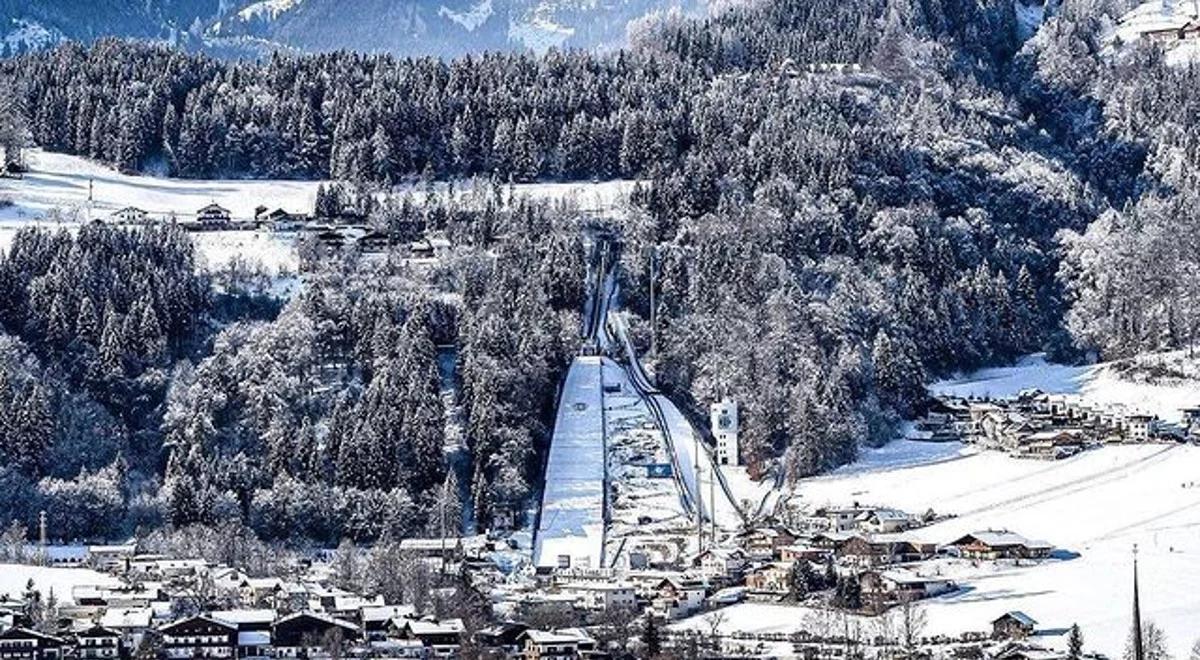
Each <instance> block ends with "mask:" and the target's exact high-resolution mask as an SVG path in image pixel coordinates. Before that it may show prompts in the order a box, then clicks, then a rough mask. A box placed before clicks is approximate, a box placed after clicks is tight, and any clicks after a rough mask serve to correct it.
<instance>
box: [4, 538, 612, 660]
mask: <svg viewBox="0 0 1200 660" xmlns="http://www.w3.org/2000/svg"><path fill="white" fill-rule="evenodd" d="M495 549H496V545H495V543H494V542H492V541H490V540H488V539H487V537H485V536H475V537H464V538H457V539H444V540H443V539H408V540H405V541H402V542H401V543H400V550H401V552H404V553H406V554H408V555H409V556H410V557H411V558H412V559H413V561H427V562H433V563H436V564H438V565H442V564H443V563H445V565H447V566H451V564H450V563H449V562H451V561H452V562H454V564H453V566H455V567H456V568H464V567H470V566H472V565H474V566H478V565H481V564H483V563H485V562H482V560H481V558H482V557H484V556H485V555H486V554H487V553H489V552H492V551H494V550H495ZM29 551H30V554H31V555H33V556H36V558H37V559H38V560H39V561H42V562H45V563H48V564H51V565H54V566H57V567H72V566H78V567H85V566H86V567H89V568H93V569H96V570H101V571H106V572H108V573H109V574H110V575H112V576H114V577H115V579H109V580H106V581H104V582H103V583H102V584H80V585H76V586H75V587H73V588H72V589H71V597H70V599H69V601H68V602H69V604H66V605H62V606H59V607H57V608H56V609H54V611H53V612H45V613H44V614H43V615H42V621H40V622H38V621H37V620H36V619H35V618H34V616H33V615H32V613H31V610H30V608H29V603H27V602H25V601H24V600H18V599H13V600H2V601H0V658H6V659H7V658H22V659H28V660H41V659H44V658H52V659H55V660H57V659H59V658H129V657H135V656H136V657H158V658H331V657H332V658H336V657H371V658H380V657H386V658H421V659H424V658H442V657H456V656H458V655H459V651H460V649H461V648H462V647H463V646H464V645H466V644H470V645H472V646H474V647H476V648H480V649H484V650H486V652H487V653H488V657H496V658H591V657H605V656H604V654H602V653H601V652H600V651H599V650H597V643H596V641H595V640H594V639H593V638H592V637H591V636H590V635H589V634H588V633H587V632H586V631H584V630H583V629H580V628H573V627H563V628H558V629H552V630H540V629H536V628H533V627H531V626H529V625H525V624H523V623H517V622H510V623H504V624H498V625H494V626H490V627H487V628H484V629H481V630H473V631H472V630H468V629H467V628H466V626H465V625H464V623H463V621H462V620H460V619H455V618H449V619H446V618H443V619H437V618H433V617H431V616H420V615H418V613H417V612H416V611H415V609H414V608H413V607H412V606H409V605H393V604H388V603H386V602H385V601H384V599H383V598H382V597H381V596H363V595H360V594H356V593H352V592H349V591H346V590H344V589H340V588H337V587H336V586H332V585H330V584H329V583H328V582H327V581H326V580H322V579H315V578H311V577H308V578H287V579H285V578H278V577H250V576H248V575H247V574H245V573H244V572H242V571H240V570H238V569H236V568H231V567H227V566H220V565H213V564H211V563H209V562H207V561H204V560H202V559H178V558H170V557H165V556H161V555H151V554H140V553H138V552H137V547H136V545H135V544H124V545H106V546H48V547H40V546H35V547H32V548H30V549H29ZM601 591H602V590H599V591H593V592H591V595H590V598H592V599H593V600H592V601H591V607H593V608H601V609H603V608H606V607H610V606H616V605H618V604H621V605H624V604H630V605H632V601H628V603H627V601H626V600H624V595H623V593H622V592H621V590H620V589H617V590H613V591H612V593H611V594H610V595H609V596H608V597H605V596H604V595H602V594H601ZM43 602H44V599H43ZM216 602H221V603H228V604H231V605H233V606H234V607H229V608H226V609H210V608H209V607H211V605H212V604H213V603H216ZM206 606H208V607H206ZM35 623H40V625H36V626H35Z"/></svg>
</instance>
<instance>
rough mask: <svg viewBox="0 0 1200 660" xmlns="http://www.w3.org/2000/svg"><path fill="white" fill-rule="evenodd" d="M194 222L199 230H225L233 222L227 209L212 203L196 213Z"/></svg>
mask: <svg viewBox="0 0 1200 660" xmlns="http://www.w3.org/2000/svg"><path fill="white" fill-rule="evenodd" d="M196 222H197V224H199V225H200V228H201V229H227V228H228V227H229V225H230V224H231V223H232V222H233V215H232V214H231V213H230V211H229V209H227V208H225V207H224V206H221V205H220V204H217V203H215V202H214V203H212V204H209V205H208V206H205V207H204V208H202V209H200V210H199V211H196Z"/></svg>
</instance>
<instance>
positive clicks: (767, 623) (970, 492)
mask: <svg viewBox="0 0 1200 660" xmlns="http://www.w3.org/2000/svg"><path fill="white" fill-rule="evenodd" d="M900 442H905V441H900ZM916 444H919V443H910V442H905V444H904V445H902V447H907V448H912V447H913V446H914V445H916ZM897 453H902V454H907V455H908V456H909V457H912V456H913V455H914V454H913V453H912V452H908V451H905V450H901V451H900V452H897ZM928 457H929V459H930V462H929V463H927V464H924V465H916V466H910V467H899V468H897V467H895V462H894V461H893V460H892V452H884V453H881V454H868V455H867V456H866V457H865V458H864V460H863V461H861V462H860V463H857V464H855V465H852V466H849V467H848V468H846V469H844V470H843V471H842V472H840V473H837V474H832V475H829V476H825V477H818V478H814V479H809V480H805V481H803V482H801V484H800V486H799V488H798V492H799V495H800V497H801V498H802V499H803V500H806V501H807V503H809V504H813V505H816V504H822V503H841V504H845V503H849V502H852V501H859V502H863V503H880V504H888V505H892V506H897V507H899V508H901V509H904V510H907V511H912V512H924V511H926V510H927V509H933V510H935V511H937V512H938V513H941V514H952V515H954V516H956V517H953V518H950V519H948V520H945V521H943V522H940V523H938V524H935V525H932V526H930V527H925V528H922V529H919V530H916V531H914V532H913V533H912V535H913V536H914V537H916V538H920V539H922V540H928V541H933V542H938V543H946V542H949V541H951V540H953V539H954V538H956V537H957V536H959V535H961V534H964V533H968V532H971V531H976V530H981V529H989V528H994V529H999V528H1007V529H1010V530H1012V531H1015V532H1017V533H1019V534H1022V535H1024V536H1026V537H1028V538H1033V539H1041V540H1046V541H1049V542H1050V543H1052V544H1054V545H1055V546H1056V547H1057V548H1059V549H1060V551H1061V554H1060V557H1061V558H1060V559H1055V560H1050V561H1047V562H1044V563H1042V564H1038V565H1030V566H1020V567H1014V566H1011V565H1000V566H997V565H995V564H991V563H987V562H984V563H982V564H980V565H979V566H974V565H972V564H971V563H969V562H959V561H950V560H943V561H941V562H938V563H934V564H932V565H931V566H929V567H927V568H924V569H922V571H923V572H929V573H939V574H942V575H948V576H952V577H953V578H954V579H955V580H956V581H958V583H959V584H960V585H961V586H962V587H963V589H962V590H961V591H959V592H957V593H954V594H950V595H947V596H943V597H941V598H936V599H933V600H930V601H926V602H925V603H924V605H923V607H924V608H925V611H926V612H927V613H928V617H929V628H928V632H929V633H930V634H936V633H947V634H951V633H953V634H957V633H961V632H964V631H984V630H987V629H988V625H989V622H990V621H991V620H992V619H994V618H995V617H997V616H999V615H1001V614H1003V613H1004V612H1007V611H1009V610H1021V611H1023V612H1026V613H1027V614H1029V615H1030V616H1032V617H1033V618H1035V619H1037V620H1038V621H1039V622H1040V623H1039V629H1042V630H1048V631H1054V630H1062V629H1065V628H1067V627H1069V626H1070V625H1071V624H1072V623H1078V624H1079V625H1080V627H1081V628H1082V630H1083V633H1084V637H1085V639H1086V640H1087V642H1088V648H1089V650H1095V651H1100V652H1103V653H1106V654H1108V655H1109V657H1119V655H1120V653H1121V651H1122V650H1123V648H1124V643H1125V635H1126V632H1127V630H1128V625H1129V607H1130V598H1131V596H1130V594H1131V589H1130V568H1131V563H1130V561H1131V552H1130V551H1131V549H1132V547H1133V544H1135V543H1136V544H1138V547H1139V549H1140V557H1141V569H1142V571H1141V572H1142V575H1141V584H1142V611H1143V614H1144V616H1145V617H1146V618H1147V619H1149V620H1153V621H1154V622H1156V623H1158V624H1159V625H1160V626H1162V627H1163V628H1164V630H1165V631H1166V634H1167V639H1168V642H1169V644H1170V648H1171V650H1172V652H1173V653H1174V654H1175V656H1176V657H1183V656H1185V655H1186V652H1187V650H1188V649H1190V648H1191V645H1192V643H1193V642H1195V641H1196V639H1197V637H1200V625H1198V622H1200V570H1198V569H1197V567H1198V566H1200V448H1198V447H1192V446H1167V445H1142V446H1117V447H1105V448H1102V449H1097V450H1093V451H1089V452H1085V453H1083V454H1081V455H1079V456H1076V457H1073V458H1070V459H1067V460H1063V461H1056V462H1052V463H1047V462H1042V461H1032V460H1027V459H1018V458H1013V457H1009V456H1007V455H1005V454H1002V453H998V452H980V453H978V454H974V455H965V456H955V457H953V460H948V459H947V458H948V457H947V456H941V455H938V454H935V453H931V454H929V456H928ZM1076 555H1077V556H1076ZM804 615H805V610H804V608H790V607H779V606H766V605H758V604H748V605H739V606H735V607H734V608H733V609H732V610H731V611H730V612H729V615H728V621H727V622H726V624H725V628H724V629H725V630H729V631H730V632H732V631H735V630H745V631H751V632H778V631H794V630H797V629H802V628H803V627H804V625H805V616H804ZM681 625H684V626H694V627H699V628H701V629H703V628H704V626H705V624H704V623H703V622H698V621H692V622H685V623H684V624H681ZM1043 641H1045V642H1047V643H1050V644H1051V645H1054V644H1061V643H1062V642H1063V640H1062V639H1061V636H1048V637H1046V638H1045V639H1044V640H1043Z"/></svg>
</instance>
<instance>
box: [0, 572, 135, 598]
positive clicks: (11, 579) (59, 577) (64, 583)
mask: <svg viewBox="0 0 1200 660" xmlns="http://www.w3.org/2000/svg"><path fill="white" fill-rule="evenodd" d="M29 580H33V585H34V587H35V588H36V589H37V590H38V591H40V592H42V598H47V597H49V595H50V592H51V591H53V592H54V597H55V598H56V599H57V600H58V602H59V603H72V602H74V601H72V600H71V589H72V587H76V586H79V585H114V586H115V585H117V584H119V583H120V581H119V580H117V579H116V578H114V577H113V576H111V575H105V574H104V573H98V572H96V571H93V570H89V569H86V568H50V567H43V566H25V565H21V564H0V597H3V596H5V595H8V596H13V597H17V598H19V597H20V595H21V593H22V592H24V591H25V585H26V584H28V583H29Z"/></svg>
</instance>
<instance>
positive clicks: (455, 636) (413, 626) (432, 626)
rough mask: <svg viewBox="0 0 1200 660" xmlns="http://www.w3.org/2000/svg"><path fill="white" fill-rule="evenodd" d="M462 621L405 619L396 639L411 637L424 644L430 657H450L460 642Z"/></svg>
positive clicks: (456, 650) (456, 651) (455, 652)
mask: <svg viewBox="0 0 1200 660" xmlns="http://www.w3.org/2000/svg"><path fill="white" fill-rule="evenodd" d="M463 630H464V628H463V622H462V620H461V619H447V620H445V621H425V620H421V621H414V620H408V621H405V622H404V624H403V625H401V626H400V629H399V631H398V634H397V638H398V639H412V640H417V641H419V642H421V644H423V645H424V646H425V650H426V653H427V654H428V655H429V656H430V657H435V658H445V657H452V656H454V655H455V654H457V653H458V649H459V646H460V645H461V644H462V635H463Z"/></svg>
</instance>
